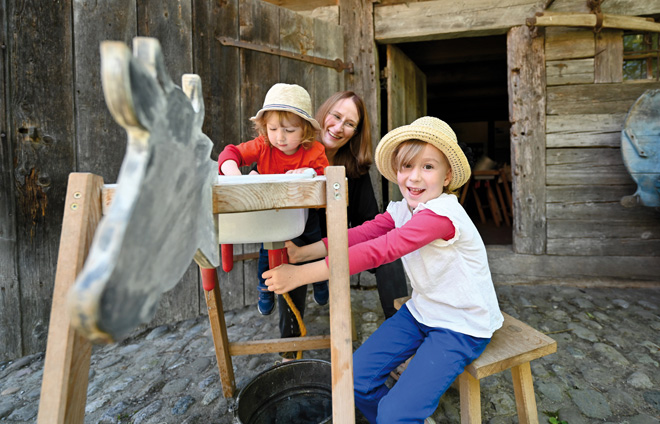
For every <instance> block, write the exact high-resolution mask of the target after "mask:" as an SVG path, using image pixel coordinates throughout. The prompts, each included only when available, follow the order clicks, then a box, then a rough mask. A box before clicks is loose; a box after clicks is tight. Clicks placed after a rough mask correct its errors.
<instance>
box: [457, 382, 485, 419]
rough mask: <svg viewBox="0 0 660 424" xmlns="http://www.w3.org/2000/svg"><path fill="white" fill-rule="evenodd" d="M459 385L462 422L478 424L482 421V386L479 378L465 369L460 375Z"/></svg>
mask: <svg viewBox="0 0 660 424" xmlns="http://www.w3.org/2000/svg"><path fill="white" fill-rule="evenodd" d="M458 386H459V391H460V393H461V424H478V423H480V422H481V387H480V385H479V380H477V379H476V378H474V377H472V375H471V374H470V373H469V372H467V371H463V373H462V374H461V375H459V376H458Z"/></svg>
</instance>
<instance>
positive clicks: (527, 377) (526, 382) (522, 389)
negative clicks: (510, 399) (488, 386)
mask: <svg viewBox="0 0 660 424" xmlns="http://www.w3.org/2000/svg"><path fill="white" fill-rule="evenodd" d="M511 376H512V377H513V391H514V393H515V395H516V408H517V409H518V422H519V423H520V424H538V423H539V415H538V411H537V410H536V398H535V397H534V381H533V380H532V369H531V367H530V365H529V362H525V363H524V364H521V365H518V366H515V367H512V368H511Z"/></svg>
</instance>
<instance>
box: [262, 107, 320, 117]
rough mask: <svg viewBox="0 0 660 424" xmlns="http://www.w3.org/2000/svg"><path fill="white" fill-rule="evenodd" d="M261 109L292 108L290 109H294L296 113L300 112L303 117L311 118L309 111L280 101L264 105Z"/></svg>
mask: <svg viewBox="0 0 660 424" xmlns="http://www.w3.org/2000/svg"><path fill="white" fill-rule="evenodd" d="M263 109H292V110H294V111H296V112H298V113H301V114H303V115H305V117H307V118H308V119H312V117H311V116H310V115H309V113H307V112H306V111H305V110H303V109H300V108H297V107H295V106H291V105H285V104H280V103H271V104H268V105H264V107H263Z"/></svg>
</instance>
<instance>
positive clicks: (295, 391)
mask: <svg viewBox="0 0 660 424" xmlns="http://www.w3.org/2000/svg"><path fill="white" fill-rule="evenodd" d="M235 411H236V413H235V415H236V421H237V422H238V423H240V424H319V423H330V422H332V421H331V420H332V372H331V366H330V363H329V362H327V361H322V360H318V359H301V360H298V361H291V362H285V363H283V364H280V365H277V366H275V367H273V368H270V369H268V370H266V371H264V372H262V373H261V374H259V375H257V376H256V377H254V378H253V379H252V380H251V381H250V382H249V383H248V384H247V385H246V386H245V387H243V389H241V391H240V392H239V393H238V397H237V398H236V409H235Z"/></svg>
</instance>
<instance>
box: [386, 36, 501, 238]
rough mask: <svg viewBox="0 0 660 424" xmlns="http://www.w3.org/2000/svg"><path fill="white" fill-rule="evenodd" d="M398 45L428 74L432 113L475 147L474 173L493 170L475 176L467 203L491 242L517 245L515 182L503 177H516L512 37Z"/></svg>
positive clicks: (469, 189) (429, 113) (428, 91)
mask: <svg viewBox="0 0 660 424" xmlns="http://www.w3.org/2000/svg"><path fill="white" fill-rule="evenodd" d="M397 47H398V48H399V49H401V50H402V51H403V52H404V53H405V54H406V55H407V56H408V57H409V58H410V59H411V60H412V61H413V62H414V63H415V65H417V66H418V67H419V68H420V70H421V71H422V72H423V73H424V74H425V75H426V84H427V114H428V115H430V116H435V117H438V118H440V119H442V120H444V121H446V122H447V123H448V124H449V125H450V126H451V127H452V128H453V129H454V131H455V132H456V135H457V136H458V140H459V141H462V142H464V143H466V144H467V145H468V146H469V147H470V148H471V149H472V152H473V157H474V161H475V167H473V171H489V172H483V174H482V175H476V174H478V173H479V172H477V173H476V174H475V177H474V178H473V179H472V180H471V181H470V185H469V186H468V188H467V190H466V192H465V193H464V196H465V197H464V200H463V206H464V207H465V209H466V210H467V212H468V214H469V215H470V217H471V218H472V220H473V221H474V222H475V224H476V225H477V228H479V231H480V232H481V235H482V237H483V239H484V242H485V243H486V244H511V240H512V238H511V235H512V231H511V219H512V213H511V206H510V205H511V202H510V200H509V197H508V196H507V193H506V191H505V188H507V187H509V184H510V181H509V178H508V177H506V178H505V177H502V175H505V176H510V161H511V159H510V158H511V151H510V137H509V128H510V124H509V106H508V92H507V49H506V36H505V35H501V36H489V37H473V38H459V39H450V40H439V41H424V42H413V43H401V44H397ZM381 63H383V61H381ZM383 133H384V132H383ZM500 170H502V171H503V172H499V171H500ZM496 171H497V173H496ZM473 173H474V172H473ZM505 184H506V185H507V187H504V185H505ZM461 194H462V193H461ZM498 214H499V216H498ZM505 214H506V215H505Z"/></svg>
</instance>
